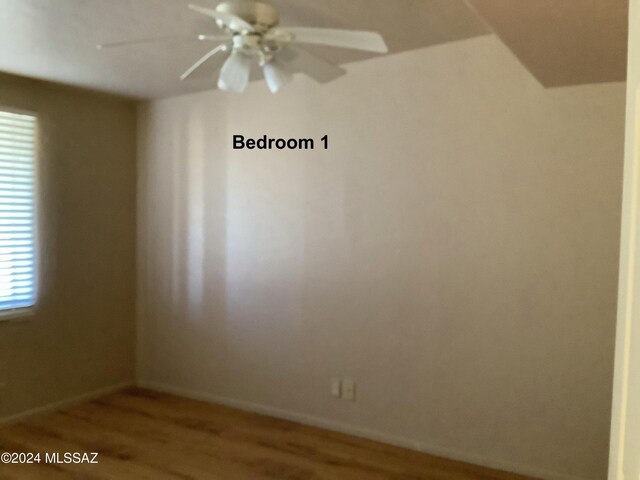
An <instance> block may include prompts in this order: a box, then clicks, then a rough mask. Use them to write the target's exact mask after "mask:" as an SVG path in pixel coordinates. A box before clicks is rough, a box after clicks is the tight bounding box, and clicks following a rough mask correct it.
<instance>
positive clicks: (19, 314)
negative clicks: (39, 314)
mask: <svg viewBox="0 0 640 480" xmlns="http://www.w3.org/2000/svg"><path fill="white" fill-rule="evenodd" d="M34 315H35V309H34V308H33V307H25V308H17V309H15V310H6V311H3V312H0V325H6V324H12V323H23V322H29V321H31V320H32V319H33V317H34Z"/></svg>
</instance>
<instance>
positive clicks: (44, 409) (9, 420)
mask: <svg viewBox="0 0 640 480" xmlns="http://www.w3.org/2000/svg"><path fill="white" fill-rule="evenodd" d="M135 385H136V383H135V382H134V381H129V382H123V383H118V384H116V385H110V386H108V387H105V388H101V389H98V390H93V391H91V392H87V393H83V394H81V395H76V396H73V397H69V398H65V399H64V400H60V401H57V402H53V403H48V404H47V405H43V406H41V407H36V408H32V409H29V410H26V411H24V412H20V413H16V414H14V415H10V416H8V417H2V418H0V426H7V425H11V424H14V423H18V422H21V421H23V420H27V419H28V418H30V417H35V416H36V415H42V414H45V413H51V412H54V411H56V410H60V409H63V408H67V407H71V406H73V405H77V404H79V403H83V402H88V401H91V400H95V399H96V398H100V397H104V396H105V395H109V394H111V393H114V392H117V391H119V390H123V389H125V388H129V387H133V386H135Z"/></svg>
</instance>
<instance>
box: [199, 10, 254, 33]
mask: <svg viewBox="0 0 640 480" xmlns="http://www.w3.org/2000/svg"><path fill="white" fill-rule="evenodd" d="M189 8H190V9H191V10H193V11H194V12H198V13H201V14H202V15H206V16H208V17H211V18H215V19H216V20H220V21H221V22H222V23H224V24H225V25H227V26H228V27H230V28H232V29H233V30H246V31H248V32H253V26H252V25H251V24H250V23H248V22H245V21H244V20H243V19H241V18H240V17H237V16H235V15H231V14H229V13H224V12H218V11H217V10H215V9H213V8H206V7H201V6H199V5H193V4H191V5H189Z"/></svg>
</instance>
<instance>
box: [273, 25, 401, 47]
mask: <svg viewBox="0 0 640 480" xmlns="http://www.w3.org/2000/svg"><path fill="white" fill-rule="evenodd" d="M284 31H285V32H288V33H290V34H292V35H293V42H296V43H314V44H317V45H328V46H330V47H340V48H351V49H354V50H365V51H367V52H376V53H387V52H388V51H389V48H388V47H387V44H386V43H385V41H384V39H383V38H382V35H380V34H379V33H376V32H361V31H356V30H337V29H333V28H306V27H293V28H286V29H284Z"/></svg>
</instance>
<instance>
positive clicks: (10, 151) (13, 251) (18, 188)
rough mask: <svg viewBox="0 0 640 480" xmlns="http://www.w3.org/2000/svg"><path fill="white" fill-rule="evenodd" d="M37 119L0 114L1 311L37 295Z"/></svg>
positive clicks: (29, 301) (28, 302)
mask: <svg viewBox="0 0 640 480" xmlns="http://www.w3.org/2000/svg"><path fill="white" fill-rule="evenodd" d="M36 123H37V119H36V117H34V116H31V115H24V114H18V113H12V112H4V111H0V310H5V311H6V310H14V309H18V308H24V307H29V306H32V305H34V303H35V296H36V279H35V271H36V270H35V269H36V251H35V248H36V242H35V191H34V180H35V154H36V152H35V138H36Z"/></svg>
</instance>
